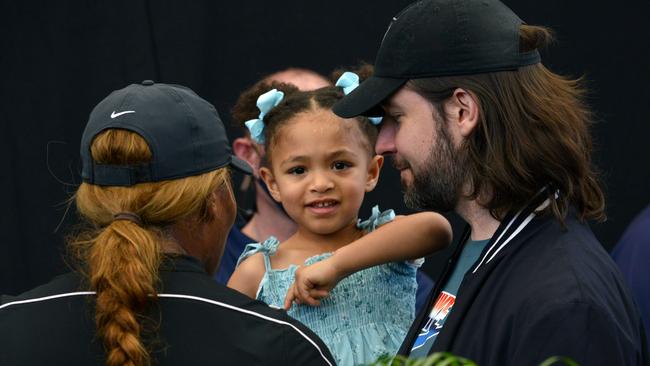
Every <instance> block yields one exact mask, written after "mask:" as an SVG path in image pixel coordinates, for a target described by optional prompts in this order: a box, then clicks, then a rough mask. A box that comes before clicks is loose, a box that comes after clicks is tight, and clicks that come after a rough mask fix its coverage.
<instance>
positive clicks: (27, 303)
mask: <svg viewBox="0 0 650 366" xmlns="http://www.w3.org/2000/svg"><path fill="white" fill-rule="evenodd" d="M165 267H166V268H167V269H161V271H160V276H161V280H162V289H161V290H160V293H159V298H158V300H157V304H158V305H157V309H156V311H153V312H152V313H151V314H150V316H151V317H152V318H153V319H154V320H156V321H159V333H158V336H157V337H156V339H155V341H153V342H151V349H152V352H151V355H152V359H153V361H154V362H153V364H155V365H334V361H333V358H332V356H331V355H330V353H329V350H328V349H327V346H325V345H324V344H323V342H322V341H321V340H320V339H319V338H318V337H317V336H316V335H314V334H313V333H312V332H311V331H310V330H309V329H307V328H306V327H305V326H304V325H302V324H300V323H299V322H298V321H296V320H293V319H291V318H289V317H288V316H287V315H286V313H285V312H284V311H280V310H275V309H272V308H270V307H268V306H267V305H266V304H264V303H262V302H259V301H255V300H251V299H249V298H248V297H246V296H244V295H242V294H240V293H238V292H236V291H234V290H231V289H229V288H227V287H225V286H223V285H220V284H218V283H216V282H215V281H214V280H213V279H212V278H210V277H209V276H208V275H207V274H206V273H205V272H204V271H203V270H202V269H201V267H200V265H199V264H198V262H197V261H196V260H194V259H193V258H190V257H178V258H175V259H173V260H172V262H167V265H166V266H165ZM81 283H82V280H81V277H80V276H79V275H78V274H76V273H69V274H67V275H63V276H60V277H57V278H55V279H54V280H53V281H52V282H50V283H48V284H46V285H44V286H41V287H38V288H36V289H33V290H31V291H29V292H27V293H24V294H22V295H20V296H17V297H13V298H12V297H6V296H4V297H2V298H0V365H3V366H5V365H6V366H9V365H103V364H105V354H104V351H103V349H102V345H101V342H100V341H99V340H98V339H97V338H96V337H95V325H94V320H93V316H94V308H93V305H92V304H93V302H92V300H93V299H94V294H93V293H92V292H88V291H84V290H83V289H82V285H81Z"/></svg>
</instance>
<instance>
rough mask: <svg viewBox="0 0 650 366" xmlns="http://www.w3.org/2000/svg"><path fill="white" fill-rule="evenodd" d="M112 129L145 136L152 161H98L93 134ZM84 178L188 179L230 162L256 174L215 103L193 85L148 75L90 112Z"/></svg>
mask: <svg viewBox="0 0 650 366" xmlns="http://www.w3.org/2000/svg"><path fill="white" fill-rule="evenodd" d="M109 128H117V129H125V130H129V131H133V132H135V133H137V134H138V135H140V136H141V137H142V138H143V139H144V140H145V141H146V142H147V145H148V146H149V149H150V150H151V154H152V159H151V162H150V163H148V164H138V165H108V164H99V163H96V162H95V161H93V159H92V156H91V153H90V146H91V145H92V142H93V139H94V138H95V137H96V136H97V135H98V134H99V133H101V132H102V131H104V130H106V129H109ZM81 162H82V170H81V177H82V179H83V181H84V182H86V183H91V184H96V185H100V186H132V185H135V184H138V183H144V182H159V181H163V180H170V179H178V178H184V177H188V176H193V175H199V174H202V173H206V172H209V171H212V170H215V169H219V168H222V167H225V166H232V167H233V168H235V169H237V170H239V171H241V172H243V173H246V174H251V173H252V171H251V167H250V166H249V165H248V163H246V162H245V161H243V160H241V159H239V158H237V157H236V156H234V155H232V152H231V150H230V142H229V141H228V137H227V136H226V130H225V128H224V126H223V122H221V119H220V118H219V114H218V113H217V110H216V109H215V108H214V106H213V105H212V104H210V103H208V102H207V101H205V100H204V99H202V98H201V97H199V96H198V95H196V93H194V92H193V91H192V90H190V89H189V88H186V87H184V86H180V85H169V84H160V83H154V82H153V81H151V80H145V81H143V82H142V83H140V84H131V85H129V86H127V87H126V88H124V89H120V90H116V91H114V92H112V93H111V94H110V95H109V96H108V97H106V98H105V99H104V100H102V101H101V102H100V103H99V104H98V105H97V106H96V107H95V108H94V109H93V111H92V112H91V113H90V117H89V120H88V124H87V125H86V129H85V130H84V133H83V136H82V137H81Z"/></svg>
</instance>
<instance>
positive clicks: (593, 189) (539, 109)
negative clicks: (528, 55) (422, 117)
mask: <svg viewBox="0 0 650 366" xmlns="http://www.w3.org/2000/svg"><path fill="white" fill-rule="evenodd" d="M551 41H552V34H551V32H550V30H548V29H547V28H544V27H537V26H528V25H522V26H521V30H520V50H521V51H522V52H525V51H529V50H532V49H537V48H541V47H545V46H546V45H547V44H549V43H550V42H551ZM407 87H409V88H411V89H412V90H414V91H416V92H417V93H419V94H420V95H422V96H424V97H425V98H427V99H429V100H430V101H431V102H432V103H433V104H434V106H436V107H437V109H438V110H439V111H442V108H441V106H442V104H443V103H444V101H445V100H446V99H448V98H449V97H450V96H451V95H452V93H453V91H454V89H455V88H462V89H465V90H468V91H470V93H472V94H473V95H474V96H475V98H476V99H477V101H478V104H479V108H480V110H479V121H478V125H477V127H476V129H475V131H474V132H473V134H472V135H471V136H470V137H469V138H468V139H467V140H466V141H465V142H464V144H463V145H462V146H461V147H460V150H459V152H458V153H461V154H466V156H465V157H466V158H467V159H466V161H467V162H468V166H467V167H466V168H467V169H468V171H467V176H468V177H469V179H470V181H471V184H472V185H471V187H472V190H471V192H470V196H469V198H470V199H478V200H479V203H480V204H481V205H482V206H484V207H485V208H487V209H489V210H490V213H491V214H492V216H494V217H495V218H497V219H499V220H501V219H502V218H503V217H504V215H505V214H506V213H507V212H509V211H511V210H514V209H518V208H520V207H521V206H522V205H523V204H524V203H525V202H526V201H527V200H528V199H530V197H532V196H533V195H534V194H536V193H537V192H538V191H539V190H540V189H541V188H542V187H544V186H545V185H549V186H550V187H552V189H550V190H548V194H549V196H550V195H554V194H555V192H556V191H558V192H559V197H558V199H556V200H551V202H552V203H551V205H550V206H549V207H548V208H547V211H549V212H552V213H553V215H555V217H556V218H557V219H558V220H559V221H560V222H562V223H564V218H565V216H566V213H567V210H568V208H569V207H570V206H574V207H575V208H576V210H577V214H578V216H579V217H580V219H583V220H584V219H596V220H604V219H605V213H604V210H605V200H604V195H603V192H602V190H601V187H600V184H599V182H598V177H597V174H596V171H595V169H594V167H593V165H592V161H591V152H592V140H591V134H590V126H591V124H592V113H591V111H590V110H589V108H588V106H587V105H586V103H585V101H584V97H585V89H584V88H583V86H582V80H581V79H577V80H574V79H569V78H565V77H562V76H560V75H557V74H555V73H553V72H551V71H549V70H548V69H547V68H546V67H544V65H542V64H541V63H540V64H535V65H530V66H525V67H521V68H519V69H518V70H515V71H500V72H493V73H486V74H478V75H467V76H450V77H438V78H425V79H414V80H411V81H409V82H408V84H407ZM485 193H487V194H485Z"/></svg>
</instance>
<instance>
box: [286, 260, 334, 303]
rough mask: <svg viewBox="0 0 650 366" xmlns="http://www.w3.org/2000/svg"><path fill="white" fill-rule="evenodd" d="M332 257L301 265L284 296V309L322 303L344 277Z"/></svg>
mask: <svg viewBox="0 0 650 366" xmlns="http://www.w3.org/2000/svg"><path fill="white" fill-rule="evenodd" d="M333 262H334V261H333V260H332V257H330V258H328V259H325V260H323V261H320V262H317V263H314V264H312V265H310V266H307V267H299V268H298V269H297V270H296V276H295V279H294V281H293V283H292V284H291V286H290V287H289V290H288V291H287V296H286V297H285V298H284V309H285V310H289V308H291V304H292V303H293V302H294V301H295V302H296V303H297V304H308V305H311V306H318V305H320V300H321V299H322V298H324V297H327V296H328V295H329V293H330V291H331V290H332V289H333V288H334V286H336V284H337V283H338V282H339V281H340V280H341V279H342V278H343V277H344V276H342V275H341V274H340V273H339V271H338V270H337V269H336V267H335V266H334V265H333V264H334V263H333Z"/></svg>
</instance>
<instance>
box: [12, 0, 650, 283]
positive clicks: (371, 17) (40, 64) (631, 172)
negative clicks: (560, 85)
mask: <svg viewBox="0 0 650 366" xmlns="http://www.w3.org/2000/svg"><path fill="white" fill-rule="evenodd" d="M408 3H409V1H408V0H397V1H396V0H393V1H385V2H380V1H372V0H358V1H349V0H348V1H342V0H331V1H296V0H289V1H281V2H277V1H276V2H271V1H254V2H253V1H234V2H222V1H208V0H203V1H198V0H197V1H180V0H178V1H162V0H161V1H153V0H149V1H147V0H119V1H118V0H114V1H110V2H108V1H96V0H85V1H81V0H75V1H72V0H71V1H64V2H58V1H57V2H52V1H47V2H46V1H41V2H35V1H31V2H30V1H13V2H9V1H7V0H3V1H2V2H1V3H0V4H1V5H0V75H1V76H0V164H1V165H0V166H2V172H1V173H0V188H1V189H2V195H1V197H2V198H1V201H0V207H1V208H2V213H1V214H0V233H1V240H0V293H9V294H16V293H18V292H21V291H24V290H26V289H27V288H29V287H32V286H35V285H37V284H38V283H41V282H44V281H46V280H47V279H48V278H49V277H51V276H53V275H54V274H57V273H60V272H62V271H64V270H65V264H64V261H63V259H62V253H63V237H64V235H65V234H66V233H68V232H69V231H70V227H71V226H72V225H73V224H74V223H75V222H76V216H75V214H74V213H69V214H68V215H64V214H65V211H66V210H65V209H66V204H65V203H66V200H67V199H68V198H69V197H70V195H71V193H72V192H73V191H74V188H75V185H77V184H78V183H79V159H78V148H79V145H78V144H79V139H80V136H81V132H82V129H83V126H84V124H85V122H86V118H87V116H88V114H89V112H90V110H91V109H92V107H93V106H94V105H95V104H96V103H97V102H98V101H99V100H101V99H102V98H103V97H104V96H106V95H107V94H108V93H109V92H110V91H112V90H114V89H118V88H121V87H123V86H125V85H127V84H129V83H132V82H138V81H141V80H144V79H153V80H156V81H160V82H168V83H178V84H183V85H187V86H189V87H191V88H192V89H194V90H195V91H196V92H197V93H198V94H199V95H201V96H203V97H204V98H206V99H207V100H209V101H211V102H212V103H213V104H215V105H216V107H217V109H218V110H219V111H220V112H221V114H222V117H223V118H224V120H225V121H226V123H228V122H229V118H228V111H229V109H230V107H231V106H232V104H233V102H234V101H235V99H236V97H237V95H238V93H239V92H240V91H241V90H243V89H244V88H245V87H247V86H248V85H250V84H252V83H253V82H254V81H256V80H257V79H258V78H259V77H260V76H261V75H264V74H267V73H269V72H272V71H275V70H278V69H282V68H285V67H287V66H302V67H308V68H312V69H315V70H317V71H320V72H323V73H328V72H329V71H331V70H332V69H334V68H335V67H337V66H344V65H352V64H355V63H356V62H358V61H359V60H368V61H372V60H373V59H374V55H375V51H376V50H377V47H378V46H379V42H380V39H381V36H382V35H383V33H384V30H385V27H386V26H387V25H388V23H389V20H390V19H391V17H392V16H393V15H394V14H395V13H397V12H398V11H399V10H400V9H401V8H403V7H404V6H405V5H407V4H408ZM506 3H507V4H508V5H510V6H511V7H512V8H513V9H514V10H515V11H516V12H517V13H518V14H519V15H520V16H521V17H522V18H523V19H525V20H526V21H527V22H528V23H530V24H543V25H547V26H550V27H552V28H554V29H555V30H556V31H557V36H558V37H557V38H558V40H559V42H558V44H557V45H556V46H555V47H553V48H551V49H550V50H548V51H547V52H545V53H544V54H543V57H544V62H545V63H546V64H547V66H550V67H551V68H552V69H553V70H555V71H558V72H560V73H563V74H568V75H573V76H580V75H584V76H585V78H586V80H587V82H588V85H589V87H590V89H591V91H592V92H591V94H590V96H589V102H590V103H591V105H592V106H593V107H594V109H595V110H596V112H597V116H598V119H599V123H598V124H597V125H596V126H595V128H594V135H595V138H596V142H597V152H596V154H595V161H596V164H597V165H598V166H599V167H600V168H601V170H602V171H603V180H604V182H605V185H606V191H607V197H608V214H609V220H608V221H607V222H606V223H604V224H594V230H595V231H596V234H597V235H598V236H599V238H600V239H601V241H602V242H603V244H604V245H605V247H606V248H608V249H609V248H611V247H612V246H613V245H614V244H615V242H616V240H617V238H618V237H619V236H620V234H621V232H622V230H623V229H624V227H625V225H626V224H627V223H628V222H629V221H630V219H631V218H632V217H633V216H634V214H635V213H637V212H638V211H639V210H640V209H641V208H642V207H643V206H645V205H646V204H647V203H649V202H650V193H649V189H648V188H650V187H649V186H650V185H649V183H650V172H649V170H650V169H649V164H648V162H649V160H650V159H648V154H647V152H646V151H645V150H646V148H645V147H646V145H645V144H646V141H647V136H648V133H649V132H650V128H649V127H648V121H647V120H646V118H645V114H646V108H647V105H648V100H649V99H650V98H649V97H650V93H649V92H648V88H647V84H648V81H650V78H649V75H648V74H649V71H648V67H647V55H648V51H649V47H650V42H649V41H648V38H647V37H648V33H649V32H648V31H647V28H646V27H647V14H648V12H647V10H648V8H649V6H648V2H647V1H638V2H637V3H636V4H634V3H628V2H622V3H620V4H621V6H613V4H612V3H611V2H604V1H602V2H600V1H587V0H577V1H560V0H547V1H544V2H539V1H523V0H506ZM623 4H625V5H623ZM230 133H231V137H235V136H237V134H238V133H237V132H236V131H235V130H231V131H230ZM368 201H371V202H379V203H381V206H382V207H394V208H396V209H397V210H398V211H399V212H405V211H406V210H405V209H404V207H403V205H402V203H401V194H400V189H399V185H398V179H397V176H396V174H394V172H393V171H392V170H391V169H386V170H385V171H384V173H383V179H382V181H381V184H380V186H379V188H378V189H377V190H376V191H375V192H374V193H372V194H371V195H370V197H369V198H368ZM367 213H368V209H367V207H366V208H365V209H364V213H362V216H363V215H366V214H367ZM453 221H454V223H456V224H457V225H456V227H458V226H459V220H458V219H457V218H454V220H453ZM441 258H442V257H441V256H440V255H439V256H438V257H437V258H434V260H433V261H432V262H430V263H431V264H429V265H428V267H427V270H428V271H430V272H431V273H435V270H436V267H437V263H439V262H440V260H441Z"/></svg>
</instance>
